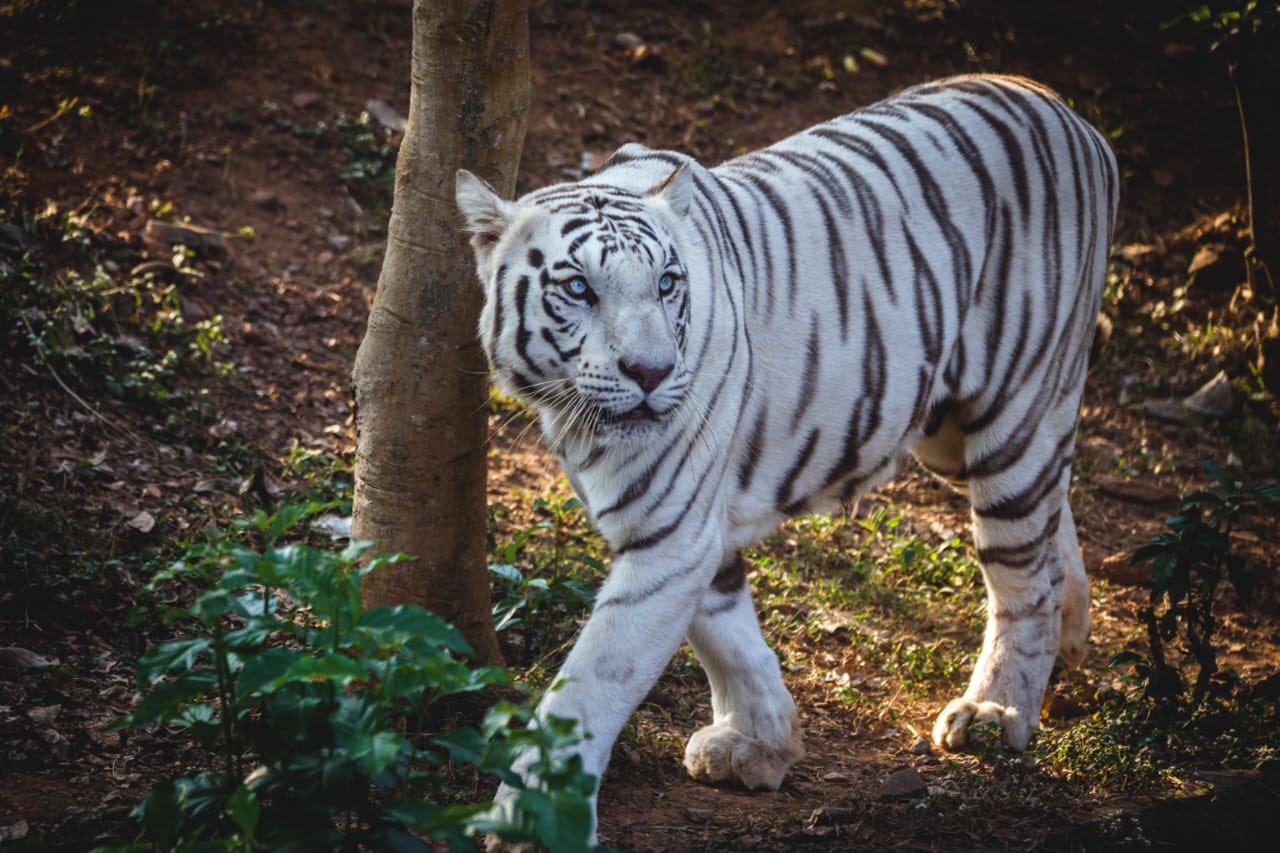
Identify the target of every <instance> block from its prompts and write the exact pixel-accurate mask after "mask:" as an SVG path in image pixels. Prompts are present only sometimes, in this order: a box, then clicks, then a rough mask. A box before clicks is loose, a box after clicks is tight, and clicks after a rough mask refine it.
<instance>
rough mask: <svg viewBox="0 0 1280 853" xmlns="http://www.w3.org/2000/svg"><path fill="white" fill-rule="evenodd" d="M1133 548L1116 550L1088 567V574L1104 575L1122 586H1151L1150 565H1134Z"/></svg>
mask: <svg viewBox="0 0 1280 853" xmlns="http://www.w3.org/2000/svg"><path fill="white" fill-rule="evenodd" d="M1132 561H1133V550H1132V549H1126V550H1124V551H1117V552H1116V553H1114V554H1111V555H1109V556H1107V557H1104V558H1103V559H1102V560H1101V561H1100V562H1099V563H1098V564H1097V565H1094V566H1090V567H1089V574H1092V575H1098V576H1099V577H1104V578H1106V579H1107V580H1109V581H1111V582H1112V583H1118V584H1121V585H1123V586H1151V567H1150V566H1147V565H1142V566H1135V565H1133V563H1132Z"/></svg>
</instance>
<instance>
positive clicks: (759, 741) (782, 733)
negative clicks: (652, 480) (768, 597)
mask: <svg viewBox="0 0 1280 853" xmlns="http://www.w3.org/2000/svg"><path fill="white" fill-rule="evenodd" d="M686 636H687V638H688V640H689V644H690V645H691V646H693V650H694V652H695V653H697V655H698V660H699V661H700V662H701V663H702V666H703V667H704V668H705V669H706V672H707V680H708V681H710V682H711V707H712V714H713V719H712V723H711V725H709V726H706V727H704V728H701V729H699V730H698V731H696V732H694V733H693V736H692V737H690V738H689V743H688V745H687V746H686V748H685V754H684V765H685V768H686V769H687V770H688V771H689V774H690V775H691V776H693V778H695V779H697V780H698V781H700V782H710V783H716V782H730V783H732V784H736V785H739V786H741V787H744V788H747V789H748V790H756V789H768V790H777V789H778V787H779V786H780V785H781V784H782V780H783V778H784V777H785V776H786V773H787V771H788V770H789V769H790V768H791V765H793V764H795V763H796V762H797V761H799V760H800V759H801V758H802V757H803V756H804V744H803V734H802V732H801V729H800V723H799V720H798V719H797V716H796V706H795V702H794V701H793V700H792V699H791V694H790V693H789V692H788V691H787V688H786V685H785V684H783V683H782V671H781V669H780V668H779V666H778V658H777V655H775V654H774V653H773V650H772V649H770V648H769V646H768V644H766V643H765V641H764V636H763V635H762V634H761V632H760V622H759V620H758V619H757V618H756V613H755V608H754V607H752V605H751V589H750V587H749V586H748V585H747V583H746V567H745V564H744V563H743V560H742V557H741V555H734V556H732V557H731V558H730V559H729V561H728V562H726V564H725V565H724V567H722V568H721V570H720V572H719V573H718V574H717V575H716V578H715V581H714V582H713V583H712V586H711V588H710V589H709V590H707V593H706V596H705V597H704V599H703V601H702V604H701V606H700V607H699V609H698V612H697V614H696V615H695V616H694V619H693V623H692V624H691V625H690V626H689V630H688V633H687V635H686Z"/></svg>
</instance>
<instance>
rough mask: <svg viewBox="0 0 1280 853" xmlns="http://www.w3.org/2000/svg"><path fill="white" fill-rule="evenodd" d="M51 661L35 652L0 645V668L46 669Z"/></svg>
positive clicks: (19, 669)
mask: <svg viewBox="0 0 1280 853" xmlns="http://www.w3.org/2000/svg"><path fill="white" fill-rule="evenodd" d="M51 666H53V662H52V661H50V660H46V659H45V658H43V657H41V656H40V655H38V654H36V653H35V652H32V651H28V650H27V649H23V648H19V647H17V646H3V647H0V668H3V669H9V670H14V671H18V672H20V671H22V670H24V669H48V668H49V667H51Z"/></svg>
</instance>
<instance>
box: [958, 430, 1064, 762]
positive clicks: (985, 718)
mask: <svg viewBox="0 0 1280 853" xmlns="http://www.w3.org/2000/svg"><path fill="white" fill-rule="evenodd" d="M1034 422H1035V426H1034V427H1033V428H1032V429H1031V430H1028V431H1030V432H1031V434H1030V435H1026V436H1025V438H1023V440H1022V441H1017V440H1015V441H1002V442H1000V443H999V444H998V445H996V446H994V447H993V446H984V445H983V443H982V442H981V440H980V437H979V436H970V437H969V447H967V448H966V457H968V458H967V460H966V461H967V463H968V465H967V468H968V471H967V473H968V475H969V476H968V485H969V495H970V500H971V502H972V505H973V509H972V519H973V535H974V541H975V544H976V545H977V550H978V559H979V562H980V563H981V564H982V576H983V580H984V581H985V583H986V588H987V628H986V633H985V636H984V638H983V644H982V653H981V654H980V655H979V657H978V662H977V664H976V665H975V667H974V671H973V675H972V677H971V679H970V681H969V687H968V689H967V690H965V693H964V695H963V696H962V697H960V698H958V699H955V700H952V701H951V702H950V703H949V704H948V705H947V706H946V708H945V709H943V711H942V713H941V714H940V715H939V716H938V719H937V721H936V722H935V724H934V727H933V739H934V741H935V742H936V743H937V744H938V745H939V746H942V747H945V748H950V749H955V748H959V747H961V746H963V745H964V743H965V741H966V737H967V735H966V731H967V729H968V727H969V726H970V725H971V724H973V723H983V722H991V723H996V724H998V725H999V726H1000V728H1001V729H1002V730H1003V734H1004V741H1005V743H1006V744H1007V745H1008V746H1009V747H1011V748H1013V749H1017V750H1023V749H1026V747H1027V745H1028V744H1029V743H1030V741H1031V737H1032V734H1033V733H1034V732H1035V730H1036V729H1037V728H1039V717H1040V707H1041V703H1042V702H1043V701H1044V692H1045V688H1046V687H1047V686H1048V683H1049V675H1050V673H1051V672H1052V670H1053V664H1054V660H1055V658H1056V657H1057V655H1058V652H1059V646H1060V641H1061V640H1062V638H1063V635H1062V629H1063V604H1064V591H1065V590H1064V587H1065V586H1066V578H1067V573H1068V561H1069V560H1070V559H1071V557H1068V556H1067V555H1065V554H1064V553H1063V552H1064V544H1065V542H1064V540H1066V539H1067V538H1070V539H1071V541H1072V543H1073V545H1074V538H1075V537H1074V524H1073V523H1072V521H1071V519H1070V508H1069V507H1067V504H1066V492H1067V485H1068V480H1069V477H1070V471H1069V467H1068V466H1069V461H1070V458H1071V449H1072V447H1073V445H1074V437H1075V424H1076V417H1075V408H1074V407H1067V406H1062V407H1061V408H1058V409H1056V410H1055V411H1054V412H1053V413H1051V414H1050V415H1049V416H1046V417H1044V418H1040V419H1035V420H1034ZM1024 423H1028V424H1029V423H1032V420H1030V419H1028V420H1027V421H1024ZM1064 525H1065V527H1064ZM1067 529H1069V531H1070V533H1069V534H1068V533H1067V532H1066V531H1067ZM1074 558H1075V559H1076V560H1078V559H1079V555H1078V553H1074ZM1075 571H1076V569H1075V567H1074V566H1072V568H1071V572H1072V574H1073V576H1074V574H1075ZM1080 575H1081V577H1080V578H1079V580H1080V581H1082V580H1083V569H1082V568H1081V569H1080ZM1075 584H1076V580H1075V579H1074V577H1073V581H1072V586H1071V592H1072V595H1073V596H1075V598H1073V600H1072V606H1073V612H1072V617H1071V619H1072V625H1071V637H1070V640H1071V642H1072V643H1075V642H1077V641H1079V640H1080V639H1081V638H1080V637H1079V633H1080V630H1079V629H1080V618H1081V617H1080V615H1079V613H1080V610H1079V609H1078V608H1077V607H1076V605H1078V604H1079V603H1080V602H1079V589H1078V588H1077V587H1076V585H1075ZM1085 598H1086V602H1085V603H1084V613H1085V615H1084V619H1086V620H1087V591H1086V593H1085ZM1085 630H1086V632H1087V628H1086V629H1085Z"/></svg>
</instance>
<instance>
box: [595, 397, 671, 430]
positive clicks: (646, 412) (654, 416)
mask: <svg viewBox="0 0 1280 853" xmlns="http://www.w3.org/2000/svg"><path fill="white" fill-rule="evenodd" d="M657 421H658V413H657V412H655V411H654V410H653V409H651V408H649V404H648V403H643V402H642V403H641V404H640V405H638V406H636V407H635V408H634V409H628V410H627V411H625V412H605V413H604V417H603V418H602V419H601V423H602V424H609V425H614V424H616V425H618V426H625V425H632V424H646V423H657Z"/></svg>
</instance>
